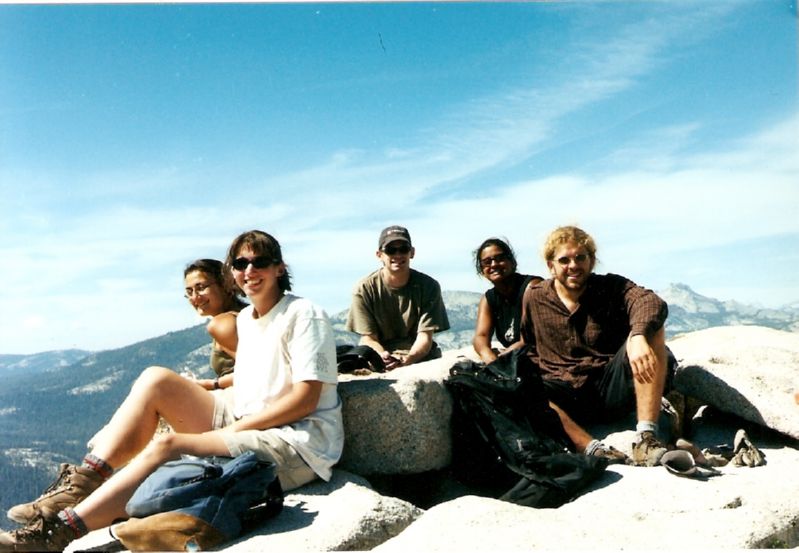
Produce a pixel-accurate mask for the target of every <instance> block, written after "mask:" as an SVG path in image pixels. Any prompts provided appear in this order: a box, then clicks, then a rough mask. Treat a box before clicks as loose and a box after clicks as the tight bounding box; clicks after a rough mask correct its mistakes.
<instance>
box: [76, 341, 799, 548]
mask: <svg viewBox="0 0 799 553" xmlns="http://www.w3.org/2000/svg"><path fill="white" fill-rule="evenodd" d="M669 347H671V349H672V351H674V353H675V355H676V356H677V358H678V359H680V360H681V364H680V366H679V368H678V371H677V375H676V377H675V387H676V389H677V391H679V392H681V394H682V395H683V396H684V397H685V401H683V402H681V403H680V404H679V406H680V410H681V412H682V414H683V416H684V417H685V419H684V420H683V425H682V426H683V430H684V436H685V437H686V438H687V439H689V440H690V441H692V442H693V444H694V445H696V446H697V447H699V448H700V449H702V448H710V447H716V446H719V445H732V442H733V437H734V436H735V434H736V432H737V431H738V430H739V429H742V428H743V429H746V431H747V433H748V435H749V437H750V438H751V440H752V442H753V443H754V444H755V445H756V446H757V447H758V449H760V451H761V452H762V453H763V454H764V455H765V459H766V464H765V465H762V466H757V467H740V466H733V465H732V464H728V465H726V466H722V467H719V468H718V471H719V474H718V475H716V476H713V477H710V478H706V479H695V478H687V477H681V476H676V475H674V474H672V473H670V472H668V471H667V470H666V469H665V468H664V467H662V466H657V467H651V468H641V467H631V466H624V465H621V466H620V465H614V466H611V467H609V468H608V470H607V471H606V472H605V474H604V475H603V476H602V477H601V478H600V480H598V481H597V482H595V483H594V484H593V485H592V486H591V487H590V488H589V489H588V490H586V491H585V492H584V493H583V494H582V495H580V496H579V497H577V498H576V499H575V500H574V501H572V502H570V503H567V504H566V505H563V506H561V507H560V508H557V509H532V508H527V507H520V506H518V505H513V504H510V503H506V502H502V501H498V500H496V499H492V498H486V497H479V496H477V495H474V494H473V493H471V492H470V490H468V489H466V488H464V487H463V486H459V485H458V484H457V483H455V482H453V481H451V479H449V477H448V476H447V474H448V473H447V471H446V467H447V466H448V465H449V463H450V462H451V455H452V453H451V439H450V434H449V427H450V418H451V413H452V404H451V399H450V398H449V394H448V392H447V391H446V389H445V387H444V384H443V383H444V380H445V378H446V376H447V374H448V369H449V367H450V366H451V365H452V363H453V362H454V360H455V359H456V358H457V357H458V356H459V355H463V356H467V357H472V358H474V357H473V356H474V353H473V352H472V351H471V350H470V348H465V349H463V350H459V351H453V352H447V353H446V354H445V356H444V357H443V358H442V359H440V360H436V361H431V362H428V363H423V364H419V365H416V366H412V367H405V368H402V369H399V370H397V371H394V372H392V373H388V374H380V375H378V374H373V375H369V376H366V377H357V376H344V377H342V379H341V385H340V388H341V395H342V399H343V401H344V406H345V407H344V409H345V411H344V413H345V431H346V434H347V440H348V441H347V445H346V451H345V454H344V457H343V458H342V461H341V463H340V465H339V467H338V468H337V470H336V471H335V473H334V477H333V479H332V480H331V481H330V482H315V483H312V484H310V485H307V486H305V487H303V488H301V489H299V490H296V491H294V492H292V493H289V494H288V495H287V497H286V502H285V508H284V510H283V512H282V513H281V514H280V515H279V516H278V517H276V518H275V519H272V520H270V521H267V522H266V523H264V524H263V526H261V527H260V528H258V529H256V530H255V531H253V532H251V533H249V534H247V535H246V536H242V537H240V538H239V539H238V540H236V541H234V542H230V543H228V544H226V545H225V546H224V547H222V548H220V549H221V550H223V551H230V552H244V551H334V550H335V551H339V550H372V549H374V550H376V551H453V552H454V551H458V552H463V551H517V550H531V549H542V550H553V551H554V550H597V549H599V550H690V551H699V550H719V551H720V550H729V549H747V548H774V547H778V548H786V547H787V548H792V547H797V546H799V478H797V477H796V474H797V467H799V449H798V448H797V446H798V445H799V442H797V438H796V437H797V436H799V405H797V403H796V401H795V400H794V394H795V393H796V392H797V391H799V364H797V352H799V335H797V334H794V333H788V332H783V331H777V330H773V329H767V328H760V327H745V326H730V327H722V328H715V329H707V330H703V331H698V332H693V333H688V334H685V335H682V336H679V337H676V338H674V339H672V340H670V341H669ZM690 406H693V407H690ZM697 406H699V408H698V409H697ZM630 428H631V426H630V425H627V426H626V427H617V428H604V429H602V428H598V427H597V428H592V429H591V430H592V431H593V432H594V434H595V435H597V436H598V437H604V438H605V439H606V441H607V442H608V443H610V444H612V445H614V446H615V447H617V448H619V449H622V450H625V451H627V452H628V453H629V452H630V449H631V445H632V441H633V432H632V430H630ZM106 542H108V532H107V530H99V531H97V532H94V533H92V534H90V535H89V536H87V537H85V538H83V539H81V540H79V541H77V542H74V543H73V544H71V546H70V548H69V549H68V550H69V551H79V550H82V549H86V548H88V547H92V546H97V545H101V544H103V543H106Z"/></svg>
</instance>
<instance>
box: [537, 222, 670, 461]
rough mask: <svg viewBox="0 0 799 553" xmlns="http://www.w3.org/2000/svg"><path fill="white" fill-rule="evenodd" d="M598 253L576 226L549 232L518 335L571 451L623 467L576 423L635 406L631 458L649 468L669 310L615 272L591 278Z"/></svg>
mask: <svg viewBox="0 0 799 553" xmlns="http://www.w3.org/2000/svg"><path fill="white" fill-rule="evenodd" d="M596 249H597V248H596V244H595V243H594V240H593V238H591V236H589V235H588V234H587V233H586V232H585V231H583V230H581V229H579V228H577V227H571V226H568V227H560V228H558V229H555V230H554V231H553V232H552V233H551V234H550V235H549V237H548V238H547V240H546V243H545V246H544V259H545V261H546V263H547V267H548V268H549V271H550V273H551V275H552V278H550V279H547V280H545V281H543V282H540V283H538V284H534V285H531V286H530V287H529V288H528V289H527V291H526V292H525V294H524V299H523V313H524V314H523V316H522V338H523V340H524V341H525V343H526V344H528V345H530V346H531V349H530V352H529V356H528V358H529V359H530V360H531V361H532V362H533V363H534V364H536V365H537V366H538V367H540V370H541V376H542V378H543V381H544V385H545V388H546V390H547V394H548V397H549V399H550V405H551V406H552V408H553V409H554V410H555V411H556V412H557V414H558V416H559V417H560V420H561V423H562V424H563V428H564V429H565V431H566V433H567V434H568V436H569V438H570V439H571V440H572V442H573V443H574V445H575V448H576V450H577V451H583V452H585V454H586V455H596V456H601V457H606V458H608V459H610V460H611V462H628V461H629V460H628V459H627V457H626V455H625V454H624V453H622V452H620V451H618V450H616V449H614V448H612V447H608V446H605V445H604V444H602V443H601V442H599V441H597V440H595V439H593V438H592V436H591V435H590V434H588V432H586V431H585V430H584V429H583V428H582V427H581V426H580V424H585V423H586V422H588V421H591V422H595V421H598V420H603V419H614V418H620V417H621V416H623V415H626V414H628V413H629V412H630V411H632V409H633V408H635V412H636V415H637V420H638V423H637V426H636V441H635V443H634V444H633V448H632V461H633V462H634V464H636V465H645V466H654V465H656V464H657V463H658V462H659V460H660V457H661V456H662V455H663V454H664V453H665V452H666V447H665V446H664V445H663V444H662V443H661V442H660V441H659V440H658V438H657V436H656V434H657V430H658V415H659V413H660V410H661V402H662V401H663V397H662V396H663V392H664V387H665V385H666V383H667V380H668V381H671V375H672V374H673V371H674V365H675V364H676V361H675V360H674V357H673V356H672V355H671V353H670V352H669V351H668V349H667V348H666V338H665V329H664V323H665V321H666V316H667V314H668V307H667V306H666V303H665V302H664V301H663V300H662V299H660V298H659V297H658V296H657V295H656V294H655V293H654V292H652V291H650V290H647V289H645V288H642V287H640V286H637V285H636V284H635V283H634V282H632V281H630V280H628V279H626V278H624V277H622V276H618V275H614V274H605V275H598V274H595V273H593V269H594V265H595V264H596Z"/></svg>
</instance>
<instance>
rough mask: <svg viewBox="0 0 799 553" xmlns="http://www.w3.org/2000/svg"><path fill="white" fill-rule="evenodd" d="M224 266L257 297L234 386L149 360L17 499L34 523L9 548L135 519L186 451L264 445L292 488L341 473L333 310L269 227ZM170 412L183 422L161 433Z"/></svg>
mask: <svg viewBox="0 0 799 553" xmlns="http://www.w3.org/2000/svg"><path fill="white" fill-rule="evenodd" d="M225 267H226V268H227V269H229V270H230V271H231V273H232V275H233V278H234V281H235V283H236V286H238V288H239V289H240V290H241V291H242V292H243V293H244V294H245V295H246V296H247V298H248V299H249V300H250V305H249V306H247V307H245V308H244V309H242V310H241V312H240V313H239V316H238V318H237V321H236V325H237V331H238V347H237V350H236V373H235V374H236V379H235V382H234V385H233V386H231V387H229V388H227V389H225V390H222V391H221V392H219V393H211V392H210V391H208V390H204V389H203V388H201V387H200V386H197V385H196V384H194V382H191V381H189V380H187V379H186V378H183V377H181V376H180V375H178V374H177V373H175V372H174V371H172V370H169V369H166V368H163V367H149V368H147V369H145V370H144V372H143V373H142V375H141V376H140V377H139V379H138V380H137V381H136V382H135V383H134V385H133V387H132V388H131V391H130V393H129V394H128V396H127V398H126V399H125V400H124V401H123V402H122V405H121V406H120V407H119V408H118V409H117V411H116V413H115V414H114V416H113V417H112V418H111V422H109V424H108V427H107V429H106V431H105V432H103V433H102V435H101V437H100V439H99V440H98V443H97V444H96V445H95V446H94V448H93V449H92V450H91V451H90V452H89V454H88V455H87V456H86V457H85V458H84V462H83V464H82V465H81V466H76V465H65V466H64V468H63V470H62V477H61V478H60V479H59V480H57V481H56V482H55V483H54V484H53V485H52V486H50V487H49V488H48V491H47V492H46V493H45V494H43V495H42V496H40V497H39V498H38V499H37V500H35V501H34V502H32V503H29V504H26V505H20V506H17V507H15V508H14V510H15V512H16V514H17V515H18V518H16V519H15V520H17V521H18V522H23V523H25V524H26V526H24V527H22V528H19V529H17V530H14V531H11V532H0V551H62V550H64V548H65V547H66V546H67V544H69V542H71V541H73V540H75V539H76V538H79V537H81V536H83V535H85V534H86V533H88V532H89V531H90V530H95V529H99V528H102V527H105V526H108V525H110V524H111V523H113V522H114V521H115V520H117V519H124V518H127V513H126V512H125V505H126V503H127V502H128V500H129V499H130V497H131V496H132V494H133V492H134V491H135V490H136V488H137V487H138V486H139V484H141V482H142V481H144V479H145V478H146V477H147V476H148V475H150V474H151V473H152V472H153V471H154V470H155V469H157V468H158V467H159V466H160V465H161V464H163V463H164V462H166V461H169V460H172V459H177V458H179V457H180V456H181V455H184V454H186V455H194V456H197V457H211V456H232V457H236V456H238V455H241V454H243V453H245V452H247V451H254V452H255V453H256V454H257V456H258V457H259V458H260V459H262V460H265V461H271V462H274V463H275V465H276V473H277V478H278V480H279V481H280V484H281V486H282V488H283V490H284V491H289V490H292V489H295V488H297V487H299V486H302V485H303V484H306V483H308V482H310V481H312V480H314V479H315V478H317V477H319V478H322V479H324V480H329V479H330V477H331V476H332V470H331V469H332V466H333V465H334V464H335V463H336V462H337V461H338V460H339V458H340V456H341V452H342V449H343V444H344V428H343V422H342V416H341V400H340V398H339V396H338V392H337V388H336V383H337V371H336V346H335V341H334V338H333V327H332V325H331V324H330V320H329V319H328V317H327V315H326V314H325V312H324V311H322V309H320V308H319V307H317V306H315V305H314V304H312V303H311V302H309V301H308V300H305V299H302V298H299V297H297V296H294V295H291V294H289V293H287V292H288V291H289V290H291V283H290V278H289V272H288V268H287V267H286V264H285V263H284V262H283V257H282V253H281V250H280V245H279V243H278V242H277V240H276V239H275V238H274V237H272V236H270V235H269V234H267V233H265V232H263V231H257V230H256V231H250V232H246V233H244V234H242V235H240V236H238V237H237V238H236V239H235V240H234V241H233V243H232V244H231V246H230V249H229V251H228V255H227V260H226V262H225ZM159 416H162V417H163V418H164V419H165V420H166V421H167V422H168V423H169V424H171V425H172V427H173V428H174V429H175V432H173V433H170V434H164V435H159V436H156V437H155V438H154V434H155V430H156V426H157V423H158V417H159Z"/></svg>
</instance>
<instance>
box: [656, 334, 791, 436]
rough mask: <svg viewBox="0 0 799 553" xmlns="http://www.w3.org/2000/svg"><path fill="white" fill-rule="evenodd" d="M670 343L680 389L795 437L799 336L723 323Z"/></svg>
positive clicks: (744, 417) (720, 407)
mask: <svg viewBox="0 0 799 553" xmlns="http://www.w3.org/2000/svg"><path fill="white" fill-rule="evenodd" d="M669 347H670V348H671V350H672V352H673V353H674V355H675V357H676V358H677V360H678V362H679V366H678V368H677V371H676V374H675V378H674V387H675V388H676V389H677V390H678V391H679V392H681V393H683V394H685V395H686V396H691V397H694V398H697V399H699V400H700V402H702V403H706V404H708V405H712V406H714V407H716V408H718V409H720V410H722V411H725V412H727V413H732V414H735V415H737V416H739V417H741V418H743V419H746V420H748V421H751V422H754V423H757V424H760V425H762V426H766V427H768V428H771V429H774V430H776V431H778V432H781V433H783V434H786V435H788V436H791V437H793V438H799V407H798V406H797V404H796V400H795V391H796V386H797V382H799V334H795V333H791V332H784V331H781V330H774V329H771V328H765V327H758V326H726V327H717V328H708V329H705V330H699V331H697V332H691V333H689V334H685V335H682V336H678V337H677V338H675V339H673V340H671V341H670V342H669Z"/></svg>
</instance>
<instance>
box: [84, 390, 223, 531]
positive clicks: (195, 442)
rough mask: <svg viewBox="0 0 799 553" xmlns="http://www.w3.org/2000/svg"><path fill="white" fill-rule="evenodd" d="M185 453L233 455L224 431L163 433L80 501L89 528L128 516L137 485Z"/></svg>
mask: <svg viewBox="0 0 799 553" xmlns="http://www.w3.org/2000/svg"><path fill="white" fill-rule="evenodd" d="M195 385H196V384H195ZM198 388H199V386H198ZM183 453H186V454H189V455H196V456H198V457H210V456H213V455H230V451H229V450H228V448H227V446H226V445H225V442H224V440H222V437H221V435H220V432H207V433H205V434H165V435H163V436H159V437H158V438H157V439H155V440H153V441H151V442H150V443H149V445H147V447H145V449H144V450H143V451H142V452H141V454H140V455H138V456H136V458H135V459H133V460H132V461H131V462H130V464H128V465H127V466H126V467H125V468H123V469H121V470H120V471H119V472H117V473H115V474H114V475H113V476H112V477H111V478H110V479H108V481H107V482H105V483H104V484H103V485H102V486H100V487H99V488H97V490H95V491H94V493H92V494H91V495H90V496H89V497H87V498H86V499H84V500H83V501H82V502H80V503H79V504H78V505H77V507H75V513H76V514H77V515H78V516H79V517H80V518H81V520H82V521H83V523H84V524H85V525H86V527H87V528H88V529H89V530H96V529H98V528H102V527H104V526H108V525H109V524H111V523H112V522H113V521H114V520H116V519H119V518H126V517H127V514H126V512H125V505H126V504H127V502H128V500H129V499H130V498H131V496H132V495H133V492H135V491H136V488H138V487H139V485H140V484H141V483H142V482H143V481H144V479H145V478H147V477H148V476H149V475H150V474H151V473H152V472H153V471H155V469H156V468H158V467H159V466H160V465H162V464H163V463H165V462H166V461H170V460H172V459H177V458H178V457H180V455H181V454H183Z"/></svg>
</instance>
